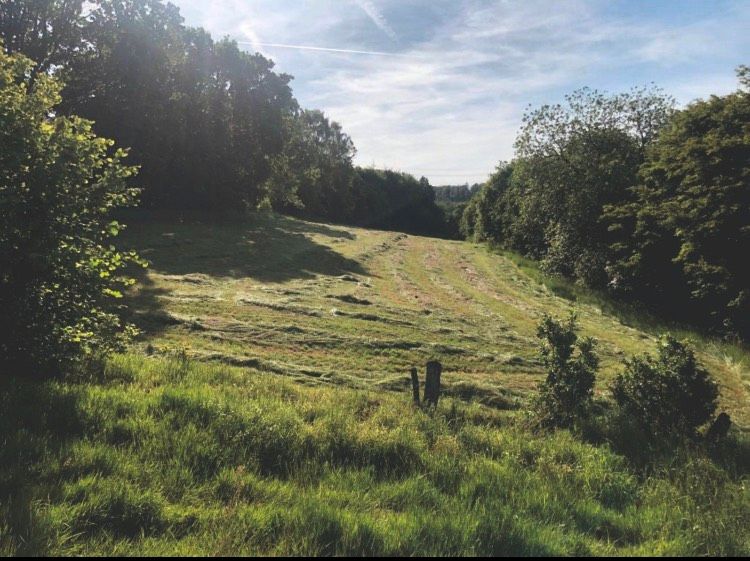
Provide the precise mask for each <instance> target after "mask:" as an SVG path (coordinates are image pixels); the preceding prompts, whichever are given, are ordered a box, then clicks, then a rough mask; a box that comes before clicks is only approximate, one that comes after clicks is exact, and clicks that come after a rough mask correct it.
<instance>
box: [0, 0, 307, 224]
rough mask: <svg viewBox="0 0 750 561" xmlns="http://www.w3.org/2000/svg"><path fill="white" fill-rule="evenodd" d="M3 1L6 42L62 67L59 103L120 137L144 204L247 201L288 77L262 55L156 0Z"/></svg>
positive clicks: (277, 142)
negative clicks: (191, 23)
mask: <svg viewBox="0 0 750 561" xmlns="http://www.w3.org/2000/svg"><path fill="white" fill-rule="evenodd" d="M7 4H8V3H3V7H2V9H0V38H4V39H5V41H6V48H8V49H9V50H10V51H11V52H22V53H24V54H27V55H29V56H33V57H35V58H37V60H39V61H40V63H41V62H43V64H40V65H39V68H40V69H41V70H44V71H46V70H52V71H54V72H55V73H57V74H60V75H62V76H63V77H64V81H65V84H66V85H65V88H64V90H63V99H62V103H61V106H60V110H61V111H62V112H65V113H72V114H76V115H80V116H82V117H85V118H87V119H91V120H93V121H94V123H95V125H94V127H95V131H96V132H97V134H99V135H102V136H105V137H107V138H113V139H115V140H116V141H117V143H118V144H120V145H123V146H130V147H131V152H130V161H132V162H134V163H138V164H139V165H140V166H141V173H140V182H141V184H142V185H143V202H144V204H145V205H147V206H151V207H159V208H169V209H194V208H200V209H206V208H212V209H219V210H227V209H242V208H244V206H245V205H248V206H251V207H254V206H255V205H256V204H257V203H258V202H259V200H260V195H261V191H260V186H261V184H262V183H263V181H265V180H266V178H267V177H268V174H269V173H270V169H269V161H270V159H271V158H272V157H273V156H274V155H276V154H278V153H279V152H280V150H281V148H282V143H283V137H282V135H283V129H282V120H283V118H284V116H285V115H287V114H288V113H289V112H290V111H292V110H293V109H294V108H295V107H296V102H295V101H294V99H293V97H292V94H291V90H290V88H289V86H288V83H289V81H290V80H291V77H290V76H287V75H283V74H276V73H275V72H273V63H272V62H271V61H270V60H268V59H266V58H264V57H262V56H261V55H259V54H249V53H245V52H243V51H242V50H240V48H239V47H238V45H237V44H236V43H235V42H233V41H230V40H228V39H223V40H221V41H214V40H213V39H212V38H211V36H210V35H209V34H208V33H207V32H205V31H204V30H202V29H194V28H190V27H187V26H185V25H184V24H183V20H182V17H181V16H180V13H179V10H178V9H177V7H176V6H174V5H173V4H169V3H165V2H163V1H161V0H125V1H119V0H117V1H115V0H98V1H96V2H87V3H86V5H87V6H86V11H85V13H86V15H85V16H83V15H82V5H83V2H81V1H77V0H74V1H71V2H58V1H55V2H20V3H16V2H14V3H12V4H11V5H10V6H8V5H7ZM22 8H23V9H22ZM39 29H46V30H48V33H44V34H41V33H39V32H38V30H39Z"/></svg>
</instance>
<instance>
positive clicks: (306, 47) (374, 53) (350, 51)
mask: <svg viewBox="0 0 750 561" xmlns="http://www.w3.org/2000/svg"><path fill="white" fill-rule="evenodd" d="M237 43H238V44H240V45H252V46H256V45H257V46H258V47H277V48H280V49H298V50H301V51H322V52H326V53H343V54H352V55H371V56H387V57H399V58H414V57H412V56H410V55H403V54H400V53H386V52H383V51H357V50H353V49H333V48H330V47H312V46H310V45H287V44H286V43H253V42H251V41H237Z"/></svg>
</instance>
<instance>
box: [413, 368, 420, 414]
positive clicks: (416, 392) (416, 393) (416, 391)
mask: <svg viewBox="0 0 750 561" xmlns="http://www.w3.org/2000/svg"><path fill="white" fill-rule="evenodd" d="M411 391H412V395H413V396H414V405H419V376H418V374H417V369H416V368H412V369H411Z"/></svg>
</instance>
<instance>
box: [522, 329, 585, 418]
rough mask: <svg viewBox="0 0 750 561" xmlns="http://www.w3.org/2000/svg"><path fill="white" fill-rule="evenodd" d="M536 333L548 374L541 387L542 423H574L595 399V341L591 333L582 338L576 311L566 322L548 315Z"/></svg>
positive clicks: (539, 409)
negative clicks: (577, 330) (578, 331)
mask: <svg viewBox="0 0 750 561" xmlns="http://www.w3.org/2000/svg"><path fill="white" fill-rule="evenodd" d="M537 337H539V339H541V340H542V347H541V353H542V361H543V363H544V367H545V369H546V371H547V378H546V380H545V381H544V382H543V383H542V384H541V385H540V387H539V396H538V398H537V399H536V403H535V410H536V413H537V415H538V417H539V419H540V422H541V423H542V424H543V425H546V426H554V427H573V426H574V425H576V423H577V422H578V421H579V420H580V419H582V418H584V417H586V416H588V414H589V412H590V410H591V406H592V403H593V392H594V381H595V379H596V370H597V368H598V367H599V359H598V357H597V356H596V352H595V346H596V342H595V341H594V339H592V338H590V337H586V338H583V339H579V337H578V335H577V334H576V318H575V316H574V315H571V316H570V318H569V319H568V320H567V321H566V322H560V321H556V320H555V319H553V318H552V317H550V316H548V315H545V316H544V319H543V320H542V322H541V324H540V325H539V327H538V328H537Z"/></svg>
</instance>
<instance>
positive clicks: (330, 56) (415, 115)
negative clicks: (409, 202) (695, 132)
mask: <svg viewBox="0 0 750 561" xmlns="http://www.w3.org/2000/svg"><path fill="white" fill-rule="evenodd" d="M670 1H671V0H661V1H660V2H659V3H651V2H637V3H636V2H633V1H631V0H622V1H619V2H618V1H617V0H613V1H610V2H606V3H605V2H601V1H600V0H557V1H555V2H554V3H553V2H551V1H543V0H526V1H524V2H507V1H503V0H461V1H460V2H457V1H453V0H445V1H440V0H378V3H377V5H376V4H375V3H374V2H371V1H368V2H358V1H350V2H336V3H335V4H333V3H331V2H330V0H308V1H306V2H304V3H302V2H293V1H292V0H213V1H211V2H203V1H201V0H176V2H177V3H178V5H180V6H181V7H183V8H185V17H186V20H187V23H189V24H194V25H197V24H201V25H205V26H206V27H207V28H208V29H209V30H210V31H212V33H214V35H215V36H223V35H230V36H232V37H235V38H236V39H238V40H242V41H246V42H248V43H250V44H252V48H254V49H263V50H264V51H265V53H266V54H267V55H268V56H271V57H272V58H273V59H274V60H275V61H276V62H277V66H278V69H279V70H280V71H282V72H288V73H290V74H293V75H294V76H295V81H294V82H293V87H294V92H295V95H296V96H297V98H298V99H299V100H300V103H301V104H302V105H303V106H305V107H316V108H320V109H323V110H324V111H326V113H327V114H328V115H329V116H330V117H331V118H333V119H335V120H337V121H339V122H340V123H341V124H342V125H343V127H344V129H345V130H346V131H347V132H348V133H349V134H350V135H351V136H352V138H353V139H354V142H355V144H356V146H357V149H358V156H357V161H358V163H360V164H363V165H369V164H372V163H374V164H376V165H379V166H387V167H391V168H394V169H402V170H405V171H409V172H412V173H414V174H416V175H426V176H427V177H429V178H430V181H432V182H433V183H438V184H439V183H454V182H463V181H469V182H473V181H481V180H483V179H484V178H485V177H486V176H487V174H488V173H490V172H491V171H492V170H493V169H494V167H495V165H496V164H497V162H498V161H499V160H501V159H509V158H511V157H512V155H513V141H514V138H515V135H516V132H517V130H518V127H519V126H520V123H521V116H522V114H523V111H524V108H525V107H526V106H527V105H528V104H529V103H531V104H534V105H538V104H541V103H554V102H557V101H560V100H561V99H562V97H563V95H564V94H565V93H567V92H569V91H571V90H573V89H575V88H579V87H581V86H585V85H589V86H592V87H596V88H600V89H606V90H609V91H621V90H625V89H629V88H630V87H631V86H633V85H638V84H644V83H647V82H652V81H653V82H656V83H657V84H659V85H660V86H662V87H663V88H664V89H665V90H666V91H668V92H670V93H673V94H675V95H676V96H677V98H678V100H679V101H681V102H687V101H689V100H691V99H694V98H696V97H699V96H705V95H708V94H710V93H722V92H726V91H730V90H731V89H732V88H733V87H734V86H735V83H736V82H735V80H734V76H733V69H734V67H735V66H736V65H738V64H740V63H742V62H745V63H747V61H746V60H743V59H747V53H749V52H750V34H748V33H747V29H748V28H750V3H748V2H747V1H746V0H716V1H715V2H712V4H711V6H710V7H708V6H706V5H702V4H701V3H684V2H678V1H674V3H671V4H670ZM363 4H367V5H368V6H369V8H366V7H365V6H364V5H363ZM368 9H370V12H368V11H367V10H368ZM373 9H374V10H373ZM649 10H652V11H653V12H654V13H652V12H650V11H649ZM696 10H697V12H696ZM363 11H364V13H363ZM383 14H388V16H389V19H390V21H392V22H393V23H396V22H398V23H397V27H396V29H397V30H398V40H397V41H394V40H393V37H394V36H395V32H394V34H393V35H391V34H389V33H388V32H386V31H385V29H390V30H391V31H394V30H393V28H392V27H391V26H390V25H389V23H388V21H387V20H386V19H385V17H384V16H383ZM373 23H375V26H373ZM378 23H379V24H380V25H379V24H378ZM382 26H385V29H384V28H383V27H382ZM319 45H320V46H319ZM334 55H339V56H334Z"/></svg>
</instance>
